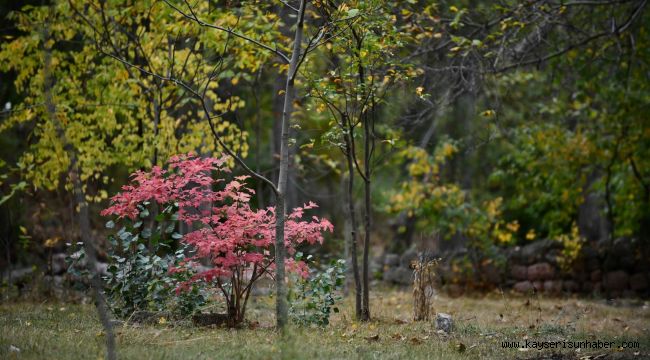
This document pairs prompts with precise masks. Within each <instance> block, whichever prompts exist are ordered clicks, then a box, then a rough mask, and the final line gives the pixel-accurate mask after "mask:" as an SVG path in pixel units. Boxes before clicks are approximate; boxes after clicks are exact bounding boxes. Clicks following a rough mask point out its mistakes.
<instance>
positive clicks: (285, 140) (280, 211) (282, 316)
mask: <svg viewBox="0 0 650 360" xmlns="http://www.w3.org/2000/svg"><path fill="white" fill-rule="evenodd" d="M306 3H307V0H302V1H301V2H300V9H299V11H298V19H297V21H296V34H295V37H294V41H293V52H292V53H291V60H290V62H289V71H288V72H287V84H286V87H285V93H284V106H283V110H282V135H281V138H280V172H279V176H278V192H277V194H276V205H275V218H276V222H275V286H276V299H275V301H276V322H277V327H278V328H280V329H282V328H284V326H285V325H286V323H287V320H288V307H287V286H286V284H285V282H284V277H285V272H284V260H285V246H284V220H285V214H286V205H285V196H286V194H287V174H288V170H289V126H290V123H291V114H292V113H293V100H294V96H295V86H294V85H295V77H296V74H297V72H298V64H299V62H300V57H301V55H302V54H301V44H302V37H303V26H304V19H305V6H306V5H307V4H306Z"/></svg>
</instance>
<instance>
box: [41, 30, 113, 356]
mask: <svg viewBox="0 0 650 360" xmlns="http://www.w3.org/2000/svg"><path fill="white" fill-rule="evenodd" d="M43 35H44V36H43V44H47V40H48V39H49V30H48V26H47V23H46V25H45V28H44V31H43ZM43 51H44V53H45V56H44V62H43V78H44V79H43V94H44V97H45V110H46V112H47V114H48V117H49V120H50V121H52V122H53V123H54V125H55V127H56V129H57V133H58V136H59V138H60V140H61V142H62V143H63V148H64V149H65V151H66V152H67V154H68V156H69V157H70V180H71V181H72V185H73V187H74V199H75V202H76V203H77V204H76V205H77V206H78V208H79V230H80V232H81V241H82V242H83V244H84V249H85V250H86V257H87V260H88V261H87V264H88V268H89V270H90V274H91V276H92V277H91V287H92V289H93V294H94V297H95V306H96V307H97V312H98V314H99V319H100V321H101V323H102V326H103V327H104V333H105V335H106V358H107V359H109V360H114V359H116V358H117V356H116V353H115V336H114V334H113V327H112V325H111V322H110V319H109V317H108V309H107V306H106V301H105V299H104V295H103V293H102V287H103V286H102V281H101V278H100V277H99V273H98V271H97V253H96V251H95V246H94V244H93V243H92V240H91V237H90V217H89V215H88V204H87V203H86V197H85V194H84V192H83V187H82V185H81V181H80V179H79V165H78V163H77V156H76V153H75V149H74V148H73V147H72V145H71V144H70V143H69V142H68V139H67V138H66V135H65V131H64V130H63V128H62V126H61V124H60V123H59V121H58V118H57V116H56V105H55V104H54V99H53V97H52V86H53V84H54V81H55V80H54V78H53V77H52V75H51V70H50V66H51V63H52V54H51V49H50V48H48V47H47V45H43Z"/></svg>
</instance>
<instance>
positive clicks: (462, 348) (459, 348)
mask: <svg viewBox="0 0 650 360" xmlns="http://www.w3.org/2000/svg"><path fill="white" fill-rule="evenodd" d="M465 350H467V346H465V344H463V343H458V344H456V351H458V352H461V353H462V352H465Z"/></svg>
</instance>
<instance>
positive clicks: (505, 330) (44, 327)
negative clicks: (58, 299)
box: [0, 289, 650, 359]
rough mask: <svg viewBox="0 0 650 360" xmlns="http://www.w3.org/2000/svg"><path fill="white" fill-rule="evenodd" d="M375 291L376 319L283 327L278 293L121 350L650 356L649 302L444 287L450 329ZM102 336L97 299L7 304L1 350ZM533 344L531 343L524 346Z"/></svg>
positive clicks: (88, 354)
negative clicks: (218, 321)
mask: <svg viewBox="0 0 650 360" xmlns="http://www.w3.org/2000/svg"><path fill="white" fill-rule="evenodd" d="M372 295H373V299H372V303H371V310H372V311H373V321H372V322H369V323H358V322H355V321H353V320H352V318H351V314H352V306H351V305H352V304H345V305H344V306H342V307H343V308H344V309H342V311H341V313H339V314H336V316H335V317H334V318H333V319H332V324H331V325H330V326H328V327H326V328H324V329H317V328H299V327H290V329H289V330H288V331H287V332H286V333H285V334H284V335H280V334H278V333H277V332H276V331H274V330H273V327H272V325H273V317H272V314H273V311H272V310H273V300H272V299H270V298H269V297H258V298H255V299H254V301H253V304H251V305H252V306H251V311H250V312H249V314H247V317H248V318H249V319H250V320H251V321H252V324H254V325H250V326H249V327H247V328H245V329H239V330H230V329H219V328H216V329H215V328H212V329H211V328H197V327H193V326H190V325H185V326H180V325H178V324H176V325H173V324H171V323H170V322H166V321H164V320H163V321H161V324H159V325H155V326H134V325H131V326H127V325H124V326H119V327H118V328H117V329H116V331H117V334H118V335H117V343H118V351H119V357H120V358H123V359H247V358H254V359H343V358H355V359H356V358H361V359H376V358H382V359H479V358H480V359H485V358H489V359H504V358H517V359H628V358H629V359H650V304H649V303H648V302H647V301H637V300H627V301H615V302H609V303H608V302H606V301H604V300H599V299H578V298H563V299H561V298H555V299H547V298H542V297H522V296H514V295H501V294H496V293H495V294H490V295H487V296H482V297H463V298H457V299H451V298H448V297H445V296H440V297H438V298H437V299H436V300H435V301H434V307H435V310H436V311H437V312H444V313H448V314H451V315H452V316H453V319H454V330H453V331H452V333H451V334H450V335H446V334H443V333H440V332H437V331H436V330H435V325H434V322H431V321H429V322H427V321H422V322H413V321H411V311H412V306H411V293H410V292H408V291H399V290H394V289H385V290H381V291H375V292H374V293H373V294H372ZM350 300H351V299H348V300H347V301H350ZM103 341H104V335H103V333H102V331H101V327H100V325H99V322H98V321H97V316H96V313H95V310H94V307H93V306H91V305H70V304H64V303H47V302H46V303H39V304H36V303H5V304H0V358H2V359H7V358H9V359H11V358H19V359H45V358H47V359H92V358H101V357H102V356H103V353H102V351H103ZM504 341H508V342H519V346H515V348H507V347H506V348H504V346H503V342H504ZM542 341H548V342H553V343H554V344H556V345H555V346H559V349H557V348H556V349H548V348H547V349H543V350H536V349H534V348H530V347H532V346H535V345H540V344H542V343H541V342H542ZM578 341H582V342H583V343H582V345H586V343H584V341H588V342H589V343H590V344H593V342H596V344H597V343H598V341H600V342H601V344H603V343H604V342H612V344H611V345H612V347H613V348H611V349H593V348H592V349H580V350H575V349H568V348H563V347H564V346H566V347H568V346H569V345H568V344H570V343H574V342H578ZM527 342H528V344H527ZM546 344H547V346H548V345H549V344H550V343H546ZM527 345H528V347H529V348H525V346H527ZM542 346H544V345H542ZM622 346H628V347H633V348H625V349H624V348H622ZM636 346H638V347H636ZM10 349H11V350H10ZM16 349H19V351H18V350H16Z"/></svg>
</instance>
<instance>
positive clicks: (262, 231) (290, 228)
mask: <svg viewBox="0 0 650 360" xmlns="http://www.w3.org/2000/svg"><path fill="white" fill-rule="evenodd" d="M226 161H227V158H226V157H222V158H210V157H206V158H201V157H198V156H196V155H193V154H187V155H179V156H174V157H172V158H171V159H170V160H169V161H168V166H167V170H164V169H162V168H160V167H158V166H155V167H154V168H153V169H152V170H151V171H150V172H143V171H137V172H135V173H134V174H133V175H132V181H131V183H130V184H129V185H125V186H123V187H122V192H120V193H118V194H117V195H115V196H113V197H112V198H111V206H110V207H108V208H107V209H105V210H103V211H102V212H101V214H102V215H103V216H108V215H117V216H118V218H120V219H122V218H130V219H132V220H134V219H136V218H137V216H138V215H139V209H138V205H142V204H143V203H144V202H146V201H149V202H156V203H158V204H159V205H161V206H160V208H163V206H166V205H168V204H172V203H177V204H178V207H179V212H178V219H179V221H183V222H185V223H187V224H194V225H195V226H197V225H199V228H198V229H197V230H194V231H192V232H190V233H187V234H185V235H184V236H183V238H182V239H181V241H183V242H185V243H187V244H190V245H192V246H193V247H194V248H195V249H196V254H195V255H194V256H192V257H189V258H187V259H186V261H185V263H186V265H187V266H191V264H192V263H193V262H194V261H196V260H199V259H209V260H210V262H211V263H212V265H213V267H212V268H210V269H209V270H205V271H202V272H200V273H198V274H196V275H195V276H194V277H193V278H192V280H191V281H198V280H205V281H208V282H210V281H212V280H214V279H219V278H223V277H231V276H232V275H233V274H235V273H237V274H241V273H242V272H245V271H247V270H248V272H249V273H250V275H249V276H250V278H251V279H254V278H257V277H258V275H259V274H261V273H263V272H268V271H269V270H270V269H271V268H272V267H273V255H272V251H271V249H272V247H273V245H274V243H275V209H274V208H273V207H270V208H267V209H259V210H254V209H252V208H251V206H250V199H251V196H252V195H253V194H254V191H253V190H252V189H250V188H249V187H248V186H247V185H246V183H245V181H246V179H247V176H238V177H235V179H234V180H232V181H230V182H228V183H225V181H224V180H223V179H214V178H213V173H214V172H215V171H217V172H228V171H229V170H228V168H227V167H225V164H226ZM217 188H218V189H217ZM315 207H317V205H316V204H314V203H313V202H310V203H309V204H306V205H305V206H303V207H300V208H296V209H294V210H293V211H292V212H291V213H290V214H289V215H288V216H287V219H286V222H285V246H286V251H287V253H288V254H289V255H293V254H295V246H296V245H297V244H300V243H308V244H315V243H321V244H322V242H323V232H325V231H330V232H331V231H332V230H333V226H332V224H331V223H330V222H329V221H328V220H327V219H321V218H318V217H315V216H313V217H311V218H310V219H309V220H304V219H303V214H304V212H305V210H309V209H313V208H315ZM286 266H287V269H288V270H289V271H294V272H296V273H298V274H299V275H301V276H303V277H306V276H307V275H308V268H307V266H306V264H304V263H303V262H301V261H294V260H293V259H292V258H291V256H289V259H288V260H287V261H286ZM172 271H182V269H178V268H176V269H173V270H172Z"/></svg>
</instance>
